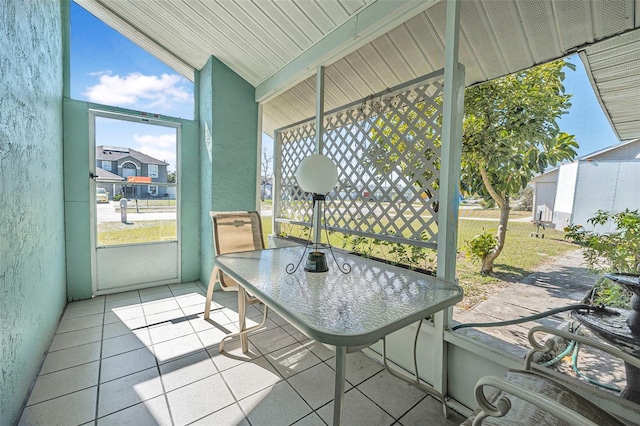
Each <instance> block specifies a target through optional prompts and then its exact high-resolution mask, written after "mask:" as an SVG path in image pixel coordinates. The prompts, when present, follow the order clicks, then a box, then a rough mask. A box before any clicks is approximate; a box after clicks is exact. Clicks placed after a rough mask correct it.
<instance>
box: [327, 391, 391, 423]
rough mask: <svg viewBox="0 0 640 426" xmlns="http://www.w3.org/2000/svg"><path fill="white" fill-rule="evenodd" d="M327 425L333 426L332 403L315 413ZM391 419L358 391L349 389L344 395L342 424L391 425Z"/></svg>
mask: <svg viewBox="0 0 640 426" xmlns="http://www.w3.org/2000/svg"><path fill="white" fill-rule="evenodd" d="M317 413H318V415H320V417H322V420H324V421H325V422H326V423H327V424H333V401H331V402H330V403H329V404H327V405H325V406H324V407H322V408H321V409H319V410H318V411H317ZM393 423H395V420H394V419H393V417H391V416H390V415H389V414H387V413H385V412H384V410H382V409H381V408H380V407H378V406H377V405H376V404H374V403H373V402H371V401H370V400H369V399H367V397H366V396H364V395H363V394H362V393H361V392H359V391H358V389H355V388H353V389H351V390H350V391H348V392H347V393H345V395H344V403H343V406H342V424H345V425H349V426H371V425H379V426H382V425H391V424H393Z"/></svg>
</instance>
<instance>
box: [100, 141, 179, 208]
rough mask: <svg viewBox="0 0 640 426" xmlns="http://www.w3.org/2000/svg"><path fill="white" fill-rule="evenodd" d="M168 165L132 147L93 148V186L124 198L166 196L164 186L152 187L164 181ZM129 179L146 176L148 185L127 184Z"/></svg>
mask: <svg viewBox="0 0 640 426" xmlns="http://www.w3.org/2000/svg"><path fill="white" fill-rule="evenodd" d="M168 165H169V164H168V163H166V162H164V161H161V160H158V159H157V158H153V157H151V156H150V155H147V154H145V153H143V152H140V151H136V150H135V149H132V148H125V147H118V146H107V145H100V146H97V147H96V175H97V178H96V181H97V186H99V187H102V188H104V189H106V190H107V192H109V196H110V197H113V195H115V194H118V193H119V194H122V196H123V197H125V198H162V197H168V196H169V192H168V191H167V187H166V186H162V185H154V184H153V183H154V182H158V183H166V182H167V166H168ZM130 176H141V177H149V178H150V179H151V182H152V184H151V185H139V184H138V185H133V184H127V183H126V181H127V179H128V178H129V177H130ZM120 182H122V183H120Z"/></svg>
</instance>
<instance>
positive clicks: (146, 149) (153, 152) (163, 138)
mask: <svg viewBox="0 0 640 426" xmlns="http://www.w3.org/2000/svg"><path fill="white" fill-rule="evenodd" d="M133 140H134V141H135V142H137V143H138V145H139V148H136V149H137V150H138V151H140V152H142V153H144V154H147V155H150V156H151V157H153V158H156V159H158V160H162V161H164V162H166V163H169V167H168V169H169V170H170V171H171V170H176V135H175V133H173V134H171V133H170V134H165V135H138V134H134V135H133Z"/></svg>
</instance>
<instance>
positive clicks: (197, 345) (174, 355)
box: [152, 333, 204, 363]
mask: <svg viewBox="0 0 640 426" xmlns="http://www.w3.org/2000/svg"><path fill="white" fill-rule="evenodd" d="M152 348H153V353H154V355H155V356H156V359H157V360H158V362H159V363H165V362H169V361H173V360H175V359H178V358H181V357H183V356H187V355H191V354H193V353H195V352H199V351H201V350H202V349H203V348H204V346H202V343H201V342H200V339H198V336H196V334H195V333H194V334H189V335H187V336H183V337H178V338H177V339H173V340H169V341H166V342H162V343H158V344H157V345H153V346H152Z"/></svg>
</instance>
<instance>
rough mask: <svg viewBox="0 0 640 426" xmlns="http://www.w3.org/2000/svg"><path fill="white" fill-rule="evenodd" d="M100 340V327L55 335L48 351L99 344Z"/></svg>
mask: <svg viewBox="0 0 640 426" xmlns="http://www.w3.org/2000/svg"><path fill="white" fill-rule="evenodd" d="M100 339H102V327H91V328H85V329H83V330H77V331H70V332H68V333H62V334H56V335H55V337H54V338H53V341H52V342H51V346H50V347H49V351H59V350H61V349H67V348H71V347H73V346H80V345H86V344H87V343H92V342H99V341H100Z"/></svg>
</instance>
